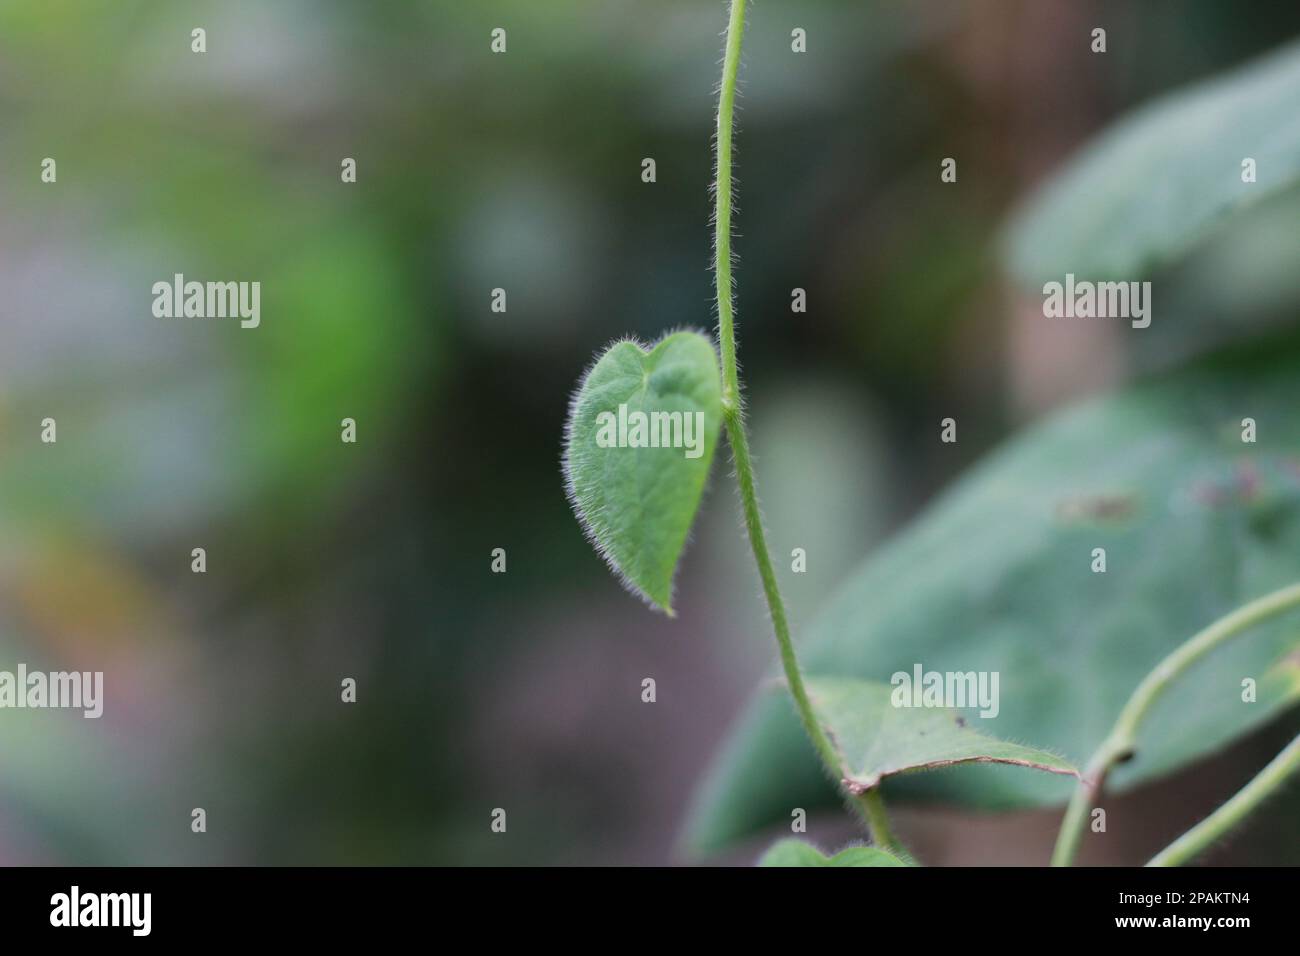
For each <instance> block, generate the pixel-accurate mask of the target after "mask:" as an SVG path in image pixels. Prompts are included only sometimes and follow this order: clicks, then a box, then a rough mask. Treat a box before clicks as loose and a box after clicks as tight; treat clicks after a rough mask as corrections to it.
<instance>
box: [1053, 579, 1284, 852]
mask: <svg viewBox="0 0 1300 956" xmlns="http://www.w3.org/2000/svg"><path fill="white" fill-rule="evenodd" d="M1298 605H1300V584H1293V585H1291V586H1290V587H1285V588H1282V589H1281V590H1280V591H1274V592H1273V593H1271V594H1266V595H1264V596H1263V597H1261V598H1259V599H1257V600H1254V601H1251V602H1250V603H1249V604H1245V605H1243V606H1241V607H1239V608H1237V609H1236V610H1235V611H1233V612H1232V613H1230V614H1228V615H1227V616H1225V617H1221V618H1219V620H1217V621H1215V622H1214V623H1213V624H1211V625H1210V626H1209V627H1207V628H1205V630H1203V631H1201V632H1200V633H1199V634H1197V635H1196V636H1194V637H1193V638H1191V639H1190V640H1189V641H1187V643H1185V644H1183V645H1182V646H1180V647H1179V648H1178V649H1177V650H1175V651H1173V652H1172V653H1171V654H1170V655H1169V656H1168V657H1166V658H1165V659H1164V660H1162V661H1161V662H1160V663H1159V664H1157V665H1156V667H1155V669H1154V670H1152V671H1151V673H1149V674H1148V675H1147V676H1146V677H1145V678H1143V680H1142V683H1141V684H1139V685H1138V688H1137V690H1135V691H1134V692H1133V696H1132V697H1130V698H1129V701H1128V703H1127V704H1125V705H1124V709H1123V711H1121V712H1120V715H1119V719H1118V720H1117V721H1116V722H1115V726H1114V727H1113V728H1112V729H1111V732H1110V734H1109V735H1108V736H1107V737H1106V739H1105V740H1104V741H1103V742H1102V745H1101V746H1100V747H1098V748H1097V752H1096V753H1095V754H1093V757H1092V760H1090V761H1089V762H1088V768H1087V769H1086V770H1085V771H1084V773H1083V779H1082V780H1081V781H1080V783H1079V786H1078V788H1077V789H1076V790H1075V792H1074V796H1073V797H1071V799H1070V805H1069V806H1068V807H1067V808H1066V810H1065V819H1064V820H1063V821H1062V822H1061V832H1060V834H1059V835H1058V836H1057V838H1056V848H1055V849H1054V850H1053V852H1052V865H1053V866H1069V865H1070V864H1072V863H1073V862H1074V858H1075V856H1076V854H1077V853H1078V851H1079V842H1080V840H1081V838H1082V836H1083V832H1084V828H1085V826H1086V824H1087V820H1088V813H1089V811H1090V810H1091V808H1092V807H1093V805H1094V804H1095V803H1096V800H1097V798H1098V796H1100V794H1101V791H1102V788H1103V787H1104V786H1105V784H1106V776H1107V775H1108V774H1109V773H1110V771H1111V768H1113V767H1114V766H1115V765H1116V764H1118V763H1121V762H1123V761H1125V760H1129V759H1131V758H1132V757H1133V755H1134V753H1135V748H1136V746H1137V730H1138V726H1139V725H1140V724H1141V723H1142V720H1143V718H1144V717H1145V716H1146V714H1147V712H1148V711H1149V710H1150V709H1151V706H1152V705H1153V704H1154V703H1155V702H1156V700H1157V699H1158V698H1159V697H1160V696H1161V695H1162V694H1163V693H1164V692H1165V691H1166V690H1167V689H1168V688H1169V685H1170V684H1171V683H1173V681H1174V680H1175V679H1176V678H1177V677H1178V676H1179V675H1181V674H1182V673H1183V672H1184V671H1186V670H1187V669H1188V668H1189V667H1191V666H1192V665H1193V664H1195V663H1196V662H1197V661H1199V660H1200V659H1201V658H1202V657H1204V656H1205V655H1206V654H1208V653H1209V652H1210V651H1212V650H1214V649H1215V648H1216V647H1218V646H1219V645H1220V644H1223V643H1225V642H1227V641H1228V640H1230V639H1232V638H1234V637H1237V636H1238V635H1240V634H1241V633H1243V632H1244V631H1246V630H1248V629H1250V628H1251V627H1253V626H1254V625H1256V624H1258V623H1260V622H1261V621H1263V620H1265V619H1267V618H1270V617H1272V616H1274V615H1276V614H1280V613H1282V612H1283V611H1287V610H1290V609H1291V608H1294V607H1296V606H1298Z"/></svg>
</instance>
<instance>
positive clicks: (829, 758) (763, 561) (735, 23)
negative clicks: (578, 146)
mask: <svg viewBox="0 0 1300 956" xmlns="http://www.w3.org/2000/svg"><path fill="white" fill-rule="evenodd" d="M745 2H746V0H731V17H730V22H729V23H728V24H727V45H726V53H725V54H724V56H723V61H722V86H721V88H720V91H719V94H718V136H717V149H718V156H717V182H716V184H715V187H714V202H715V209H714V273H715V275H716V278H717V283H718V285H717V290H718V340H719V343H720V345H721V351H722V413H723V420H724V422H725V424H726V427H727V440H728V441H729V442H730V443H731V454H732V458H733V460H734V461H735V465H736V479H737V482H738V484H739V485H740V500H741V504H742V506H743V509H744V512H745V528H746V529H747V530H748V532H749V543H750V546H751V547H752V549H753V551H754V561H755V562H756V563H757V564H758V575H759V577H760V578H761V579H762V581H763V594H764V596H765V597H766V598H767V607H768V611H769V612H770V614H771V617H772V629H773V630H774V631H775V632H776V642H777V644H778V645H779V646H780V649H781V666H782V668H784V670H785V679H786V683H787V685H788V686H789V688H790V696H791V697H793V698H794V704H795V708H796V710H798V712H799V719H800V721H801V722H802V723H803V727H804V730H805V731H806V732H807V734H808V737H809V739H810V740H811V741H812V744H813V746H814V747H815V748H816V750H817V755H818V757H820V758H821V762H822V763H823V764H824V765H825V767H826V769H827V770H828V771H829V772H830V773H831V774H832V775H833V776H834V777H835V778H836V779H837V780H838V779H840V777H841V776H842V768H841V767H840V759H839V755H838V754H837V753H836V751H835V746H834V745H833V744H832V743H831V741H830V739H829V738H828V737H827V736H826V732H825V731H824V730H823V729H822V727H821V724H819V723H818V721H817V717H816V715H815V714H814V713H813V708H812V702H811V701H810V700H809V699H808V691H807V689H806V688H805V687H804V682H803V673H802V672H801V671H800V669H799V659H798V657H796V656H795V651H794V642H793V641H792V640H791V639H790V623H789V619H788V617H787V616H786V612H785V602H784V601H783V600H782V598H781V590H780V588H779V587H778V586H777V581H776V571H775V570H774V569H773V566H772V557H771V555H770V554H769V552H768V548H767V535H766V533H765V532H764V531H763V516H762V513H761V512H760V511H759V507H758V491H757V489H756V487H755V484H754V465H753V462H752V461H751V460H750V457H749V438H748V436H747V435H746V433H745V419H744V413H743V411H742V402H741V392H740V376H739V373H738V372H737V369H736V332H735V321H734V312H733V310H734V306H733V303H732V287H731V206H732V185H731V154H732V135H733V115H734V113H735V106H736V76H737V74H738V72H739V70H740V44H741V38H742V36H743V35H744V32H745ZM853 801H854V804H855V806H856V808H857V810H858V812H859V813H860V814H861V815H862V818H863V820H865V821H866V824H867V829H868V830H869V831H870V833H871V839H872V841H873V842H874V843H876V844H877V845H878V846H881V847H885V848H888V849H900V847H899V846H898V843H897V841H896V839H895V838H894V835H893V831H892V830H891V829H890V827H889V819H888V816H887V815H886V813H885V804H884V799H883V798H882V797H881V795H880V792H879V789H876V790H871V791H868V792H867V793H865V794H862V795H860V796H855V797H854V798H853Z"/></svg>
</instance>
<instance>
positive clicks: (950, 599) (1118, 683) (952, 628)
mask: <svg viewBox="0 0 1300 956" xmlns="http://www.w3.org/2000/svg"><path fill="white" fill-rule="evenodd" d="M1297 408H1300V340H1297V339H1295V338H1292V339H1290V340H1287V339H1283V340H1273V341H1270V342H1265V343H1261V344H1260V345H1259V346H1258V347H1257V348H1253V349H1251V350H1249V351H1243V350H1238V351H1236V352H1234V353H1232V354H1230V355H1224V356H1220V357H1219V358H1216V359H1215V360H1213V361H1207V362H1203V363H1201V364H1199V365H1198V366H1196V367H1194V368H1191V369H1188V370H1186V371H1184V372H1181V373H1178V374H1176V375H1171V376H1167V377H1165V378H1162V379H1160V380H1158V381H1155V382H1152V383H1148V384H1145V385H1142V386H1138V387H1135V388H1132V389H1130V390H1127V391H1125V392H1122V393H1120V394H1118V395H1114V396H1110V397H1107V398H1104V399H1101V400H1098V401H1093V402H1089V403H1087V404H1085V405H1082V406H1080V407H1077V408H1074V409H1071V410H1068V411H1066V412H1064V413H1062V414H1060V415H1057V416H1055V417H1054V418H1053V419H1052V420H1050V421H1048V422H1046V423H1044V424H1042V425H1040V426H1038V427H1036V428H1033V429H1032V430H1030V431H1028V432H1027V433H1026V434H1024V435H1023V436H1022V437H1020V438H1018V439H1016V440H1015V441H1013V442H1011V443H1010V444H1009V445H1008V446H1007V447H1006V448H1004V449H1002V450H1000V451H999V452H997V453H995V454H994V455H992V456H991V457H990V459H989V460H988V461H986V462H984V463H983V464H982V465H980V466H978V467H977V468H975V469H974V470H973V471H972V472H971V473H970V474H969V475H967V476H966V477H965V478H964V479H963V480H962V481H960V482H959V483H958V484H957V485H956V486H955V487H954V488H952V489H951V490H950V491H949V492H948V493H946V494H945V495H944V496H943V497H942V498H941V499H940V500H939V501H937V502H936V503H935V504H934V505H933V506H932V507H931V508H930V509H929V511H928V512H927V513H926V514H925V515H924V516H923V517H922V518H921V519H919V520H918V521H917V522H916V523H915V524H914V525H913V526H912V527H911V528H909V529H907V530H906V531H904V532H903V533H902V534H901V535H899V536H898V537H897V538H896V539H895V540H894V541H893V542H891V543H890V544H889V545H887V546H886V547H884V548H882V549H881V550H880V551H878V552H877V553H876V554H875V555H873V556H872V557H871V558H870V559H869V560H868V561H867V562H866V563H865V564H864V565H863V566H862V567H861V568H859V569H858V570H857V571H855V572H853V573H852V574H851V575H850V576H849V579H848V581H847V582H846V585H845V586H844V587H843V588H842V589H841V591H840V593H839V595H838V597H837V598H836V599H835V600H834V601H832V602H831V604H830V606H829V607H828V608H827V609H826V611H825V613H823V614H822V615H821V616H820V617H819V619H818V620H817V622H816V623H815V624H814V625H813V626H812V627H811V628H810V629H809V630H808V632H807V634H806V637H805V641H804V648H803V655H804V661H805V666H806V667H807V668H808V669H809V670H810V671H811V672H812V673H814V674H830V675H836V676H843V677H859V678H863V679H866V680H876V681H887V680H888V679H889V677H890V675H891V674H893V673H894V672H895V671H900V670H902V671H906V670H910V669H911V668H912V667H913V666H914V664H915V663H916V662H921V663H923V664H924V665H925V668H926V669H927V670H939V671H970V670H975V671H980V670H987V671H998V672H999V674H1000V692H1001V709H1000V712H999V714H998V716H997V717H996V718H994V719H990V720H989V721H986V722H983V723H986V724H987V725H990V726H989V730H990V732H992V733H994V734H996V735H997V736H998V737H999V738H1001V739H1003V740H1033V741H1036V742H1039V743H1042V744H1045V745H1048V746H1050V747H1052V748H1054V749H1058V750H1059V751H1060V752H1062V753H1067V754H1070V755H1071V756H1074V757H1076V758H1082V757H1084V756H1087V755H1090V754H1091V753H1092V752H1093V751H1094V750H1095V749H1096V747H1097V746H1098V744H1100V743H1101V741H1102V739H1103V738H1104V737H1105V735H1106V733H1107V732H1108V731H1109V729H1110V727H1111V725H1112V724H1113V723H1114V721H1115V718H1116V717H1117V716H1118V715H1119V712H1120V709H1121V708H1122V707H1123V706H1124V703H1125V702H1126V701H1127V700H1128V698H1129V696H1130V695H1131V694H1132V693H1133V690H1134V689H1135V688H1136V687H1137V686H1138V684H1139V682H1140V681H1141V680H1142V678H1143V677H1144V676H1145V675H1146V674H1147V673H1148V672H1149V671H1150V670H1151V668H1153V667H1154V666H1155V665H1156V664H1157V663H1158V662H1159V661H1160V660H1161V658H1163V657H1164V656H1165V655H1166V654H1168V653H1169V652H1170V651H1172V650H1173V649H1174V648H1175V647H1178V646H1179V645H1180V644H1182V643H1183V642H1184V641H1186V640H1187V639H1188V638H1189V637H1191V635H1192V634H1194V633H1196V632H1197V631H1199V630H1200V629H1201V628H1203V627H1205V626H1206V625H1208V624H1210V623H1212V622H1213V621H1215V620H1217V619H1218V618H1220V617H1222V616H1223V615H1224V614H1226V613H1228V612H1229V611H1231V610H1233V609H1234V608H1237V607H1240V606H1241V605H1242V604H1245V603H1246V602H1247V601H1250V600H1252V599H1253V598H1257V597H1259V596H1260V595H1263V594H1266V593H1268V592H1269V591H1273V590H1275V589H1277V588H1279V587H1283V586H1284V585H1287V584H1290V583H1292V582H1294V581H1296V580H1300V452H1298V449H1300V416H1298V415H1296V413H1295V412H1296V409H1297ZM1247 417H1249V418H1252V419H1254V421H1255V422H1256V423H1257V425H1258V435H1257V441H1256V442H1254V443H1245V442H1243V441H1242V434H1243V429H1242V419H1243V418H1247ZM1099 547H1100V548H1105V549H1106V552H1107V568H1106V572H1105V573H1094V571H1093V568H1092V562H1093V549H1094V548H1099ZM1298 631H1300V625H1297V620H1296V615H1294V614H1293V615H1290V616H1288V617H1285V618H1279V619H1277V620H1276V621H1273V622H1269V623H1267V624H1261V625H1259V626H1257V627H1255V628H1252V630H1251V632H1250V633H1249V635H1245V636H1243V638H1242V639H1241V640H1238V641H1234V642H1233V643H1231V644H1229V645H1225V646H1224V647H1222V648H1219V649H1218V650H1216V651H1215V652H1214V653H1213V654H1211V655H1208V656H1207V657H1206V658H1205V659H1204V660H1203V661H1201V662H1200V663H1199V664H1197V665H1196V666H1195V667H1194V668H1193V669H1192V670H1190V671H1188V672H1187V673H1186V674H1185V675H1183V676H1182V677H1181V678H1180V679H1179V682H1178V686H1177V687H1176V688H1174V689H1172V690H1171V691H1170V692H1169V693H1168V694H1167V695H1166V696H1165V697H1164V698H1162V699H1161V701H1160V702H1158V703H1157V704H1156V706H1155V707H1154V708H1153V709H1152V711H1151V713H1150V715H1149V717H1148V719H1147V721H1146V722H1145V723H1144V726H1143V728H1142V732H1141V740H1140V749H1139V752H1138V754H1137V756H1136V757H1135V758H1134V759H1133V760H1131V761H1129V762H1128V763H1126V764H1125V765H1123V766H1122V767H1120V768H1117V770H1116V771H1115V772H1114V773H1113V774H1112V775H1111V777H1110V779H1109V780H1108V781H1107V787H1108V789H1113V790H1123V789H1125V788H1126V787H1129V786H1132V785H1133V784H1135V783H1138V782H1141V781H1143V780H1149V779H1151V778H1153V777H1155V776H1158V775H1160V774H1164V773H1168V772H1170V771H1172V770H1174V769H1176V768H1178V767H1180V766H1183V765H1185V764H1187V763H1188V762H1190V761H1193V760H1196V759H1198V758H1201V757H1205V756H1207V755H1209V754H1210V753H1212V752H1213V751H1214V750H1215V749H1217V748H1220V747H1223V746H1224V745H1226V744H1227V743H1229V742H1230V741H1232V740H1233V739H1234V738H1236V737H1239V736H1241V735H1242V734H1244V733H1246V732H1248V731H1250V730H1252V729H1254V728H1257V727H1260V726H1261V725H1263V724H1264V723H1265V722H1267V721H1268V720H1270V719H1271V718H1273V717H1275V716H1277V715H1278V714H1279V713H1280V712H1281V711H1282V710H1283V709H1284V708H1286V707H1288V706H1290V705H1291V704H1293V703H1294V702H1295V701H1296V699H1297V695H1296V687H1297V683H1296V681H1294V680H1289V679H1287V677H1286V675H1287V674H1288V673H1294V672H1295V671H1296V669H1297V663H1296V659H1295V657H1294V655H1291V656H1288V655H1290V654H1291V652H1292V651H1293V650H1294V649H1295V647H1296V646H1297V632H1298ZM1275 668H1277V669H1279V674H1280V676H1279V677H1278V678H1277V679H1271V678H1269V675H1270V674H1272V673H1273V672H1274V669H1275ZM1246 678H1250V679H1252V680H1257V681H1258V682H1259V687H1258V699H1257V700H1255V701H1254V702H1246V701H1244V700H1243V696H1242V690H1243V688H1242V681H1243V680H1245V679H1246ZM1266 678H1268V679H1266ZM1071 790H1072V784H1071V782H1070V780H1069V779H1068V778H1066V777H1062V776H1058V775H1055V774H1030V773H1014V772H1011V771H1010V770H1009V769H1007V768H1000V767H993V766H988V767H969V768H966V769H964V770H962V771H961V772H960V773H955V772H954V773H951V774H919V775H909V776H906V777H903V778H900V779H899V780H897V782H896V783H895V785H894V787H893V788H892V791H891V799H894V800H906V799H926V800H944V801H947V802H952V803H958V804H962V805H966V806H973V807H979V808H982V809H1005V808H1012V807H1024V806H1038V805H1044V804H1051V803H1060V802H1062V801H1064V800H1065V799H1067V798H1068V797H1069V795H1070V792H1071ZM834 801H835V795H834V793H833V791H832V790H831V788H830V787H828V786H827V785H826V781H825V778H824V775H823V774H822V772H821V771H820V769H819V767H818V765H817V761H816V759H815V757H814V755H813V752H812V750H811V748H810V747H809V746H808V741H807V739H806V737H805V735H804V733H803V730H802V728H801V727H800V726H799V722H798V721H797V720H796V719H795V718H794V717H793V715H792V714H791V710H790V707H789V704H788V703H787V702H786V701H784V700H781V699H779V698H778V697H777V696H776V695H770V694H762V695H759V696H758V697H756V699H755V700H754V702H753V704H752V706H751V707H750V708H749V712H748V714H747V715H746V716H745V717H744V718H743V719H742V720H741V721H740V722H739V725H738V727H737V729H736V731H735V733H734V735H733V737H732V740H731V743H730V745H729V746H728V747H727V749H726V751H725V752H724V754H723V756H722V759H721V760H720V762H719V763H718V765H717V767H716V769H715V772H714V774H713V775H712V776H711V778H710V779H709V781H708V783H707V784H706V786H705V789H704V790H703V791H702V793H701V800H700V803H699V805H698V806H697V811H696V814H695V816H694V819H693V821H692V827H691V842H692V843H693V844H694V845H695V846H696V847H698V848H700V849H709V848H717V847H720V846H723V845H726V844H727V843H729V842H731V841H732V840H735V839H737V838H739V837H741V836H745V835H748V834H749V833H752V832H754V831H755V830H757V829H759V828H761V827H763V826H766V825H768V824H770V823H774V822H776V821H777V820H782V819H786V818H787V815H788V814H789V808H790V807H792V806H801V807H814V806H819V805H832V804H833V803H834Z"/></svg>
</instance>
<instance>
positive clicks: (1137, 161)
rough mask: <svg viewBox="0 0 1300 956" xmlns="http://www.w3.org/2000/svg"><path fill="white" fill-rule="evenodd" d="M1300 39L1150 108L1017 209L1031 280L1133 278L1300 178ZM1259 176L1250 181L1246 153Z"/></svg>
mask: <svg viewBox="0 0 1300 956" xmlns="http://www.w3.org/2000/svg"><path fill="white" fill-rule="evenodd" d="M1298 101H1300V43H1292V44H1289V45H1288V46H1286V47H1284V48H1283V49H1281V50H1278V51H1277V52H1275V53H1273V54H1271V55H1269V56H1267V57H1265V58H1263V59H1261V60H1258V61H1256V62H1254V63H1251V64H1249V65H1247V66H1246V67H1244V68H1242V69H1239V70H1236V71H1234V72H1232V73H1230V74H1228V75H1226V76H1224V77H1221V78H1216V79H1214V80H1211V81H1209V82H1205V83H1201V84H1198V85H1196V86H1193V87H1191V88H1189V89H1187V90H1184V91H1179V92H1177V93H1175V94H1172V95H1169V96H1166V97H1164V98H1162V99H1159V100H1157V101H1155V102H1154V103H1152V104H1149V105H1147V106H1144V107H1142V108H1141V109H1139V110H1137V111H1136V112H1135V113H1133V114H1132V115H1130V116H1128V117H1126V118H1125V119H1123V120H1121V121H1120V122H1119V123H1118V124H1116V125H1115V126H1114V127H1112V128H1111V129H1110V130H1109V131H1108V132H1107V133H1106V134H1104V135H1103V136H1101V137H1100V138H1099V139H1097V140H1096V141H1095V143H1094V144H1093V145H1091V146H1089V147H1088V148H1087V149H1086V150H1085V151H1084V152H1083V154H1082V155H1080V156H1079V157H1078V158H1077V159H1076V160H1075V161H1074V162H1073V163H1071V164H1070V165H1069V166H1068V167H1067V168H1066V170H1065V171H1064V172H1063V173H1061V174H1059V175H1058V176H1056V177H1055V178H1053V179H1052V180H1050V181H1048V183H1047V184H1046V185H1045V186H1044V187H1043V188H1042V189H1040V190H1039V191H1038V193H1037V194H1036V196H1035V197H1034V198H1033V199H1032V200H1031V202H1030V203H1029V204H1028V205H1027V206H1026V207H1025V208H1024V210H1023V211H1021V212H1020V214H1019V215H1018V216H1017V217H1016V218H1015V220H1014V221H1013V223H1012V227H1011V231H1010V233H1009V236H1008V255H1009V259H1010V265H1011V269H1012V271H1013V272H1014V273H1015V274H1016V275H1017V276H1018V277H1019V278H1020V279H1021V280H1022V281H1024V282H1026V283H1028V284H1030V285H1031V286H1036V285H1038V284H1041V283H1044V282H1047V281H1050V280H1053V279H1056V280H1060V279H1062V277H1063V276H1064V275H1065V274H1066V273H1074V274H1075V276H1076V277H1077V278H1079V279H1091V280H1136V279H1139V278H1141V277H1142V276H1143V275H1146V274H1147V273H1149V272H1150V271H1152V270H1153V269H1154V268H1156V267H1158V266H1160V265H1163V264H1164V263H1167V262H1170V261H1173V260H1175V259H1177V258H1178V257H1179V256H1180V255H1182V254H1183V253H1184V252H1185V251H1186V250H1187V249H1188V248H1190V247H1191V246H1192V245H1193V244H1195V243H1196V242H1197V241H1198V240H1200V239H1201V238H1202V237H1203V236H1204V235H1206V234H1207V233H1208V232H1209V231H1210V230H1211V229H1212V228H1213V227H1214V226H1216V225H1217V224H1218V223H1219V222H1220V221H1222V220H1224V219H1226V218H1228V217H1229V216H1230V215H1231V214H1232V213H1233V212H1234V211H1236V210H1238V209H1240V208H1241V207H1244V206H1246V205H1247V204H1250V203H1252V202H1258V201H1259V200H1261V199H1263V198H1264V197H1266V196H1268V195H1270V194H1273V193H1276V192H1277V191H1279V190H1281V189H1285V188H1286V187H1288V186H1290V185H1293V184H1295V183H1296V182H1297V181H1300V110H1297V109H1296V104H1297V102H1298ZM1247 157H1249V158H1251V159H1254V160H1255V163H1256V177H1257V178H1256V181H1255V182H1253V183H1246V182H1242V175H1241V174H1242V160H1243V159H1245V158H1247Z"/></svg>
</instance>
